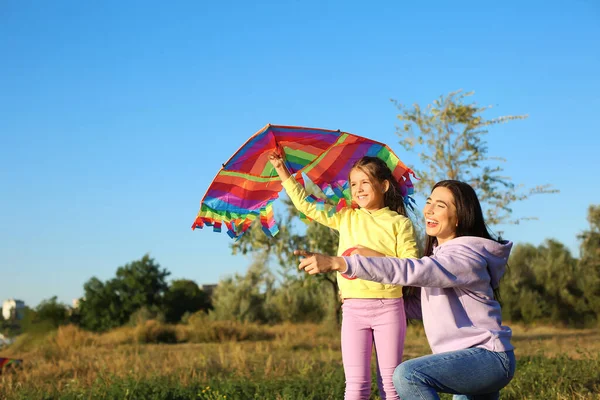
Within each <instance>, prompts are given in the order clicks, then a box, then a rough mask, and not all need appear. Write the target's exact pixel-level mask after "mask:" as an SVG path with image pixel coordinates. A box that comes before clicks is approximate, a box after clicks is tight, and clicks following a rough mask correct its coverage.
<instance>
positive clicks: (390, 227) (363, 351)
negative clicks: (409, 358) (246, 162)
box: [269, 154, 417, 400]
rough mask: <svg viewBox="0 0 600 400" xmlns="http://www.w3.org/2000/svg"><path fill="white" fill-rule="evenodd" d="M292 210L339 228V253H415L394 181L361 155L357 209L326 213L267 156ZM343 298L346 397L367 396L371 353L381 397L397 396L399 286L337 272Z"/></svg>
mask: <svg viewBox="0 0 600 400" xmlns="http://www.w3.org/2000/svg"><path fill="white" fill-rule="evenodd" d="M269 159H270V161H271V163H272V164H273V167H274V168H275V170H276V171H277V173H278V174H279V177H280V178H281V181H282V183H283V187H284V188H285V190H286V192H287V194H288V196H289V197H290V199H291V200H292V202H293V203H294V205H295V206H296V208H297V209H298V210H299V211H301V212H302V213H304V214H305V215H306V216H307V217H309V218H311V219H313V220H315V221H317V222H319V223H321V224H323V225H326V226H328V227H330V228H333V229H336V230H338V231H339V232H340V238H339V247H338V255H341V254H343V253H344V251H346V250H347V249H351V248H355V247H361V248H368V249H369V250H363V252H365V251H368V252H369V253H370V254H371V255H373V256H393V257H417V243H416V240H415V235H414V230H413V225H412V222H411V221H410V219H408V218H407V217H406V210H405V208H404V199H403V198H402V195H401V194H400V188H399V184H398V182H396V181H395V179H394V178H393V176H392V171H391V170H390V169H389V168H388V166H387V165H386V164H385V162H384V161H383V160H381V159H379V158H377V157H363V158H361V159H360V160H358V161H357V162H356V163H355V164H354V165H353V166H352V169H351V170H350V177H349V178H350V179H349V181H350V189H351V194H352V199H353V201H354V202H356V203H357V204H358V206H359V208H358V209H353V208H343V209H342V210H340V211H339V212H336V213H331V212H329V211H330V209H329V208H328V207H327V206H325V209H324V210H323V211H320V210H318V209H317V206H316V204H314V203H311V202H309V201H307V200H306V197H307V193H306V191H305V190H304V188H303V187H302V185H300V184H299V183H298V182H297V181H296V180H295V179H294V177H293V176H291V174H290V172H289V171H288V169H287V167H286V166H285V163H284V160H283V159H282V158H281V156H279V155H278V154H271V156H270V157H269ZM337 280H338V285H339V288H340V292H341V295H342V299H343V305H342V311H343V319H342V360H343V364H344V373H345V375H346V392H345V399H346V400H354V399H368V398H369V396H370V393H371V368H370V361H371V352H372V348H373V345H375V351H376V354H377V378H378V386H379V393H380V396H381V398H382V399H383V400H386V399H387V400H391V399H398V395H397V394H396V391H395V390H394V385H393V382H392V376H393V373H394V368H396V366H397V365H398V364H399V363H400V362H401V361H402V353H403V350H404V338H405V336H406V317H405V312H404V301H403V298H402V287H401V286H397V285H389V284H381V283H375V282H369V281H365V280H362V279H352V280H351V279H347V278H345V277H343V276H342V275H340V274H338V276H337Z"/></svg>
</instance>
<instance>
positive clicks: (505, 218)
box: [394, 91, 557, 225]
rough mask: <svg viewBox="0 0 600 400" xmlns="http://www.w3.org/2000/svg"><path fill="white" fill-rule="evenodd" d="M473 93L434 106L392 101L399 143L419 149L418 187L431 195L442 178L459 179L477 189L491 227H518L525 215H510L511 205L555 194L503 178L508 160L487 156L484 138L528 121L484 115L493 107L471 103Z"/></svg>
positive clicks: (454, 95) (453, 95)
mask: <svg viewBox="0 0 600 400" xmlns="http://www.w3.org/2000/svg"><path fill="white" fill-rule="evenodd" d="M472 95H473V92H469V93H463V92H462V91H456V92H452V93H450V94H448V95H447V96H441V97H440V98H439V99H437V100H435V101H434V102H433V104H430V105H428V106H427V107H426V108H424V109H423V108H422V107H421V106H419V105H418V104H414V105H413V107H412V108H408V107H406V106H404V105H402V104H400V103H398V102H395V101H394V103H395V104H396V106H397V107H398V110H399V111H400V113H399V114H398V119H399V120H400V121H401V125H400V126H399V127H398V128H397V134H398V135H399V136H400V137H401V140H400V144H401V145H402V146H403V147H404V148H405V149H406V150H408V151H415V150H416V151H418V152H419V158H420V160H421V163H422V164H423V169H422V170H419V171H418V173H417V175H418V176H419V178H420V180H418V181H417V183H416V185H417V189H418V190H419V191H421V192H425V193H428V191H429V190H430V189H431V187H433V185H434V184H435V183H436V182H438V181H440V180H444V179H456V180H460V181H465V182H468V183H469V184H471V185H472V186H473V187H474V188H475V190H476V191H477V195H478V196H479V199H480V201H481V202H482V205H483V206H484V209H485V213H486V221H487V223H488V224H490V225H495V224H498V223H502V222H512V223H518V222H519V221H521V220H524V219H529V218H526V217H521V218H515V217H514V216H512V215H511V213H512V209H511V204H513V203H514V202H516V201H521V200H525V199H527V198H528V197H530V196H531V195H534V194H540V193H553V192H556V191H557V190H554V189H552V188H551V186H550V185H540V186H536V187H533V188H530V189H524V188H523V187H522V186H521V185H517V184H515V183H513V182H512V180H511V178H510V177H507V176H504V175H503V168H502V167H501V165H500V163H501V162H505V161H506V160H504V159H502V158H499V157H490V156H488V146H487V142H486V140H485V137H486V134H487V133H488V128H489V127H490V126H492V125H497V124H503V123H506V122H509V121H514V120H519V119H524V118H527V116H525V115H511V116H504V117H498V118H492V119H486V118H484V117H483V116H482V114H483V112H484V111H486V110H488V109H489V108H490V107H489V106H488V107H480V106H478V105H477V104H476V103H467V102H466V101H467V100H468V97H470V96H472Z"/></svg>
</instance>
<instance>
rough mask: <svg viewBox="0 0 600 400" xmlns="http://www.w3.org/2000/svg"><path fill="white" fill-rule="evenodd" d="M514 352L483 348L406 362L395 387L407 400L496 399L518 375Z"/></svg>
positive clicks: (451, 352)
mask: <svg viewBox="0 0 600 400" xmlns="http://www.w3.org/2000/svg"><path fill="white" fill-rule="evenodd" d="M515 367H516V360H515V354H514V352H513V351H507V352H494V351H489V350H486V349H482V348H479V347H472V348H470V349H464V350H457V351H449V352H446V353H438V354H432V355H429V356H424V357H419V358H413V359H412V360H408V361H405V362H403V363H402V364H400V365H398V366H397V367H396V370H395V371H394V378H393V379H394V387H395V388H396V391H397V392H398V395H399V396H400V398H401V399H403V400H410V399H419V400H425V399H439V398H440V397H439V396H438V392H441V393H452V394H455V395H458V396H454V399H455V400H457V399H461V400H467V399H470V400H495V399H498V398H499V397H500V389H502V388H503V387H504V386H506V385H508V383H509V382H510V380H511V379H512V377H513V375H514V373H515Z"/></svg>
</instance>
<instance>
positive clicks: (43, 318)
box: [35, 296, 69, 328]
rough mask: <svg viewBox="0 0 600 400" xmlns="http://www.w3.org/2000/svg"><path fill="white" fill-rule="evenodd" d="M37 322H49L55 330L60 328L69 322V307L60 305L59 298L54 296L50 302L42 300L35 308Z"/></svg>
mask: <svg viewBox="0 0 600 400" xmlns="http://www.w3.org/2000/svg"><path fill="white" fill-rule="evenodd" d="M35 312H36V317H35V318H36V320H37V321H39V322H47V323H49V324H50V325H52V327H53V328H58V327H59V326H60V325H64V324H66V323H68V322H69V307H67V305H66V304H63V303H59V302H58V301H57V297H56V296H53V297H51V298H50V299H48V300H42V301H41V302H40V304H38V306H37V307H36V308H35Z"/></svg>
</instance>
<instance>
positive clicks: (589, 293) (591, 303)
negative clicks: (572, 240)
mask: <svg viewBox="0 0 600 400" xmlns="http://www.w3.org/2000/svg"><path fill="white" fill-rule="evenodd" d="M588 222H589V224H590V227H589V230H587V231H584V232H583V233H581V235H579V240H580V257H581V258H580V260H579V273H578V277H579V280H580V286H581V287H582V290H583V294H584V302H585V308H586V309H587V310H589V311H590V314H592V313H593V316H594V319H595V320H599V319H600V318H599V316H600V311H599V310H600V205H591V206H590V207H589V209H588Z"/></svg>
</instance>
